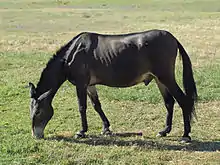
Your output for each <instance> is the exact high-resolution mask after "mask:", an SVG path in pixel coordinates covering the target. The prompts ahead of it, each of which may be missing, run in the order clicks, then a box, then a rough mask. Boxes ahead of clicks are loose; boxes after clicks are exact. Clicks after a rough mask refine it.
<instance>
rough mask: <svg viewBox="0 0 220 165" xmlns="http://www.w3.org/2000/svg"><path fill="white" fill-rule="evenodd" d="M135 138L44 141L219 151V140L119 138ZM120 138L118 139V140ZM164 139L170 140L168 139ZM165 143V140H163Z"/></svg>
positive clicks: (126, 134)
mask: <svg viewBox="0 0 220 165" xmlns="http://www.w3.org/2000/svg"><path fill="white" fill-rule="evenodd" d="M131 136H137V135H136V133H117V134H114V135H113V136H101V135H100V136H95V135H91V136H88V137H86V138H83V139H76V138H74V137H72V136H71V137H66V136H62V135H58V136H52V137H48V138H46V140H56V141H61V140H62V141H66V142H69V143H81V144H87V145H90V146H128V147H129V146H135V147H139V148H142V149H159V150H174V151H175V150H178V151H181V150H182V151H199V152H215V151H219V150H220V140H215V141H205V142H203V141H198V140H193V141H192V142H191V143H188V144H182V143H178V144H165V143H163V142H161V140H156V139H152V138H149V137H144V138H142V139H134V140H126V138H125V139H123V138H121V137H131ZM119 137H120V138H119ZM164 139H167V140H169V141H170V140H171V139H172V137H171V139H170V138H169V137H165V138H164ZM165 141H166V140H165Z"/></svg>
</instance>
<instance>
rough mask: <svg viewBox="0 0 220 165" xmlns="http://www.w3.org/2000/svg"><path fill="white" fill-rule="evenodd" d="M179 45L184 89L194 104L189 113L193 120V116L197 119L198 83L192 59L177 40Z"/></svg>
mask: <svg viewBox="0 0 220 165" xmlns="http://www.w3.org/2000/svg"><path fill="white" fill-rule="evenodd" d="M177 44H178V48H179V53H180V54H181V56H182V61H183V87H184V90H185V93H186V96H187V97H188V98H189V100H191V102H192V108H190V112H189V116H190V120H191V119H192V116H193V115H194V116H195V117H196V113H195V103H196V101H197V98H198V95H197V89H196V83H195V80H194V78H193V71H192V64H191V61H190V58H189V56H188V54H187V53H186V51H185V49H184V48H183V46H182V45H181V44H180V42H179V41H178V40H177Z"/></svg>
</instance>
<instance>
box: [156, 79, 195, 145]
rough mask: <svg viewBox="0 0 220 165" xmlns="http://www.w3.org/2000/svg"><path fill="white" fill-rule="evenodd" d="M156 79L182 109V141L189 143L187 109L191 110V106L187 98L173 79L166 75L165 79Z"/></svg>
mask: <svg viewBox="0 0 220 165" xmlns="http://www.w3.org/2000/svg"><path fill="white" fill-rule="evenodd" d="M158 79H159V81H160V82H161V83H162V84H164V85H165V86H166V87H167V89H168V90H169V92H170V93H171V94H172V96H173V97H174V98H175V100H176V101H177V102H178V104H179V105H180V107H181V108H182V112H183V121H184V134H183V136H182V141H183V142H189V141H191V137H190V136H189V133H190V131H191V126H190V114H189V112H190V109H189V108H192V106H191V105H190V102H188V98H187V96H186V95H185V94H184V93H183V91H182V90H181V89H180V87H179V86H178V84H177V83H176V81H175V78H174V77H172V78H169V76H168V75H167V76H166V77H158Z"/></svg>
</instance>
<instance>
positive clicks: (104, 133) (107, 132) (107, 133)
mask: <svg viewBox="0 0 220 165" xmlns="http://www.w3.org/2000/svg"><path fill="white" fill-rule="evenodd" d="M101 134H102V135H108V136H110V135H112V131H110V130H109V129H105V130H103V131H102V132H101Z"/></svg>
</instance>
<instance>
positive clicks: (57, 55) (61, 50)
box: [36, 40, 72, 89]
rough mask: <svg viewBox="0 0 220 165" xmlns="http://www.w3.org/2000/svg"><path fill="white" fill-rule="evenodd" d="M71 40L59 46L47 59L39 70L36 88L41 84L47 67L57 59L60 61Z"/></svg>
mask: <svg viewBox="0 0 220 165" xmlns="http://www.w3.org/2000/svg"><path fill="white" fill-rule="evenodd" d="M71 43H72V40H71V41H69V42H68V43H67V44H65V45H63V46H61V47H60V48H59V49H58V50H57V51H56V53H55V54H53V56H52V57H51V58H50V59H49V60H48V62H47V64H46V66H45V68H44V69H43V71H42V72H41V76H40V80H39V81H38V83H37V87H36V88H37V89H39V87H40V86H41V83H42V82H43V80H44V79H45V77H46V75H47V72H48V70H49V68H50V67H51V65H52V64H53V63H54V62H56V61H57V60H59V61H60V62H62V59H63V57H64V55H65V53H66V51H67V50H68V48H69V46H70V45H71Z"/></svg>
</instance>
